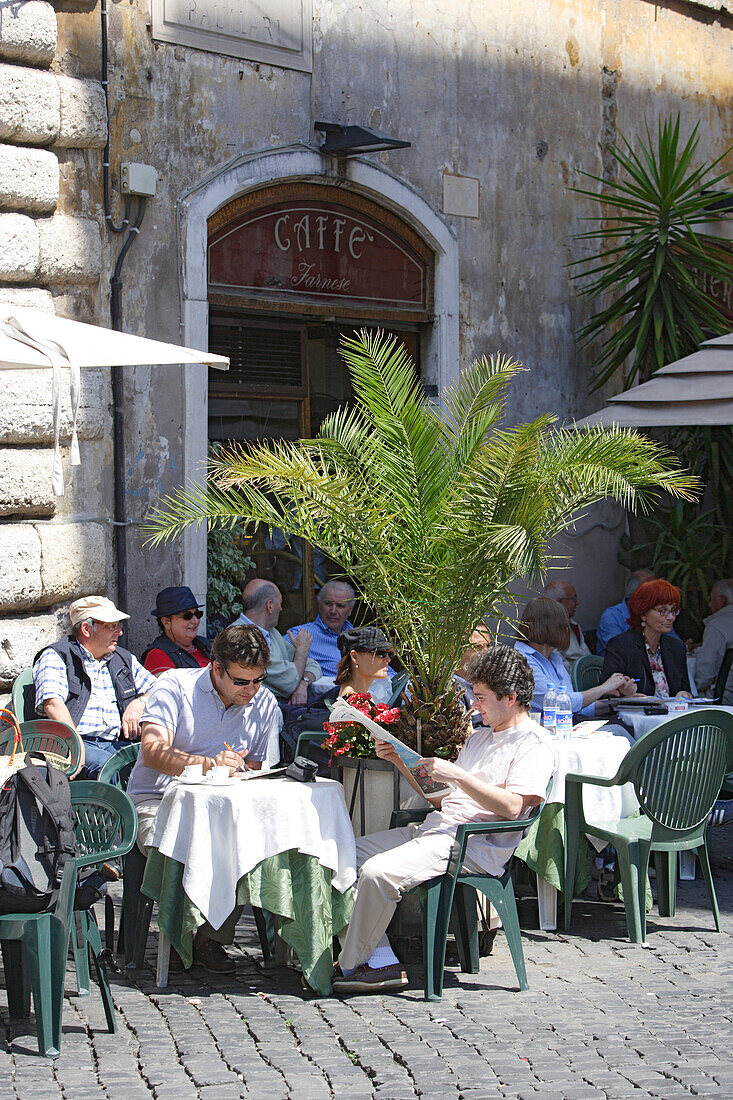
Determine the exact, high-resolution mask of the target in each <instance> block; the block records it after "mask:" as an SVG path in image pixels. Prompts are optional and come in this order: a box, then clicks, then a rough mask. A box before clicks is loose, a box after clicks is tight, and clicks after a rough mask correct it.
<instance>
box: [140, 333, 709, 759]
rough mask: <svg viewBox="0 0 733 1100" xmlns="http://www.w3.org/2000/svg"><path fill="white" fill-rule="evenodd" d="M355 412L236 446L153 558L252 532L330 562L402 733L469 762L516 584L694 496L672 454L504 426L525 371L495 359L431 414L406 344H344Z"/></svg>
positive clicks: (157, 524) (647, 444) (163, 524)
mask: <svg viewBox="0 0 733 1100" xmlns="http://www.w3.org/2000/svg"><path fill="white" fill-rule="evenodd" d="M342 355H343V357H344V359H345V360H346V362H347V363H348V365H349V368H350V370H351V375H352V383H353V390H354V395H355V405H354V406H353V407H351V408H342V409H339V410H338V411H337V412H335V413H334V414H333V415H331V416H329V417H328V418H327V419H326V420H325V421H324V423H323V425H322V427H321V430H320V432H319V433H318V435H317V437H316V438H315V439H302V440H298V441H297V442H290V441H286V440H282V441H270V442H264V443H250V444H242V445H232V446H231V447H230V448H229V449H228V450H227V451H226V452H225V453H222V454H220V455H218V456H216V457H214V458H212V459H210V461H209V468H208V480H207V484H206V486H205V487H198V486H192V487H183V488H182V489H180V490H179V492H178V493H177V494H175V495H173V496H172V497H169V498H168V499H167V500H165V501H163V502H162V504H161V506H160V507H159V509H158V510H157V511H156V512H154V513H153V515H152V516H151V517H150V521H149V524H148V535H149V539H150V541H151V542H152V543H154V544H155V543H160V542H162V541H163V540H165V539H168V538H171V537H173V536H176V535H179V534H180V533H181V531H182V530H183V529H184V528H185V527H187V526H188V525H189V524H204V523H206V524H209V526H212V525H227V524H232V523H235V522H237V521H238V520H240V519H241V518H245V519H247V520H249V521H251V522H252V523H258V522H262V523H266V524H269V525H271V526H272V527H277V528H281V529H282V530H283V531H285V532H286V533H287V534H289V535H297V536H300V537H302V538H304V539H307V540H309V541H310V542H311V543H312V544H314V545H317V546H319V547H321V548H322V549H323V550H324V551H325V552H326V553H327V554H328V555H329V556H330V557H331V558H333V559H334V561H336V562H337V563H339V565H340V566H341V567H342V569H343V571H344V574H346V575H348V576H350V577H351V578H353V579H354V580H355V581H356V582H357V584H358V586H359V588H360V590H361V595H362V598H363V599H364V600H365V601H367V602H368V604H370V605H371V608H372V609H373V612H374V616H375V618H376V620H377V621H378V622H379V623H380V624H381V625H382V626H383V627H384V629H385V630H386V632H387V633H388V635H389V637H390V639H391V640H392V641H393V642H394V644H395V645H396V647H397V649H398V652H399V655H400V657H401V659H402V661H403V662H404V664H405V666H406V668H407V669H408V670H409V672H410V676H411V699H412V703H411V706H410V707H409V708H405V710H404V713H403V716H402V719H401V725H400V726H399V727H397V732H398V733H400V734H401V735H402V736H403V737H404V738H405V739H407V740H409V741H410V742H411V743H412V744H413V745H418V746H419V747H420V749H421V751H423V752H424V753H426V754H429V753H435V752H439V753H441V754H443V755H450V756H453V755H454V754H455V751H456V749H457V747H458V746H459V745H460V743H461V742H462V741H463V740H464V738H465V736H466V732H467V723H466V718H465V715H464V711H463V706H462V704H461V702H460V699H459V698H458V693H457V690H456V688H455V686H454V683H453V681H452V676H453V672H454V670H455V668H456V667H457V664H458V663H459V661H460V659H461V656H462V654H463V652H464V650H465V648H466V645H467V640H468V637H469V635H470V633H471V631H472V629H473V628H474V626H475V624H476V623H477V622H478V621H479V620H480V619H481V618H483V617H484V616H489V615H493V616H502V615H506V613H507V609H508V607H510V606H511V604H512V598H511V593H510V585H511V583H512V581H513V580H515V579H516V578H517V577H524V578H528V579H531V580H536V579H538V578H539V577H541V575H542V574H544V572H545V569H546V567H547V564H548V555H549V548H548V543H549V540H550V539H551V538H552V537H553V536H555V535H557V534H558V532H560V531H562V530H564V529H565V528H566V527H567V526H568V525H569V524H570V523H571V522H572V521H573V519H574V518H577V515H578V511H579V510H580V509H583V508H585V507H587V506H588V505H590V504H592V503H594V502H595V501H598V500H600V499H602V498H604V497H607V496H611V497H613V498H615V499H616V500H618V501H619V502H620V503H622V504H623V505H625V506H626V507H629V508H634V507H641V508H644V507H645V506H646V505H647V504H648V503H649V502H650V501H651V500H652V499H653V498H654V497H655V495H656V492H655V491H656V490H658V489H665V490H666V491H667V492H669V493H671V494H673V495H675V496H681V497H690V496H691V495H694V492H695V491H696V481H695V479H694V478H691V477H690V476H689V475H687V474H686V473H684V472H682V471H681V470H680V469H679V468H678V467H677V464H676V462H675V460H674V459H673V457H672V456H671V455H670V454H669V453H668V452H666V451H665V450H664V449H663V448H662V447H660V446H659V445H658V444H655V443H653V442H651V441H650V440H648V439H645V438H643V437H642V436H640V435H638V434H637V433H635V432H633V431H626V430H619V429H610V430H604V429H600V428H598V429H592V430H590V431H586V432H579V431H572V430H570V431H566V430H563V429H560V428H558V427H556V426H555V419H556V418H555V416H554V415H552V414H550V413H548V414H546V415H544V416H541V417H539V418H538V419H537V420H535V421H534V422H533V423H531V424H523V425H520V426H518V427H504V426H502V423H501V422H502V418H503V414H504V405H505V400H506V394H507V389H508V387H509V385H510V383H511V381H512V379H513V378H514V376H515V375H516V374H517V372H518V371H520V370H523V369H524V368H523V367H522V366H521V365H520V364H519V363H516V362H514V361H513V360H511V359H509V358H507V357H505V356H497V357H496V358H495V359H481V360H479V361H478V362H476V363H474V364H473V366H472V367H471V368H470V369H469V370H467V371H465V373H463V374H462V375H461V376H460V377H459V378H458V379H457V381H456V382H455V383H454V385H453V386H451V387H450V388H448V389H447V390H446V391H445V392H444V393H443V395H442V400H441V404H440V406H439V407H436V406H434V405H432V404H431V403H430V402H429V401H428V400H427V399H426V396H425V393H424V391H423V389H422V387H421V385H420V383H419V382H418V380H417V378H416V374H415V370H414V367H413V364H412V363H411V361H410V359H409V356H408V355H407V353H406V351H405V350H404V347H403V346H402V345H401V344H399V343H398V342H397V341H396V339H394V338H392V337H389V338H385V337H384V336H383V335H382V334H381V333H380V334H374V333H370V332H362V333H360V334H359V335H356V336H354V337H353V338H351V339H346V340H345V341H344V343H343V349H342Z"/></svg>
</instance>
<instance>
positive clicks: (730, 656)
mask: <svg viewBox="0 0 733 1100" xmlns="http://www.w3.org/2000/svg"><path fill="white" fill-rule="evenodd" d="M732 665H733V646H728V648H727V649H726V651H725V653H724V654H723V661H722V664H721V666H720V670H719V671H718V678H717V680H716V681H715V688H714V690H713V696H714V697H715V701H716V703H721V702H722V701H723V695H724V693H725V689H726V686H727V684H728V676H729V675H730V670H731V666H732Z"/></svg>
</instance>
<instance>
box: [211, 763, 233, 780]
mask: <svg viewBox="0 0 733 1100" xmlns="http://www.w3.org/2000/svg"><path fill="white" fill-rule="evenodd" d="M208 778H209V779H210V780H211V782H212V783H223V782H224V780H225V779H228V778H229V768H228V767H227V765H226V764H216V765H215V766H214V767H213V768H212V769H211V771H210V772H209V773H208Z"/></svg>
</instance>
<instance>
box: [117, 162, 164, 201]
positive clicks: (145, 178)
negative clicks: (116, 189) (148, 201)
mask: <svg viewBox="0 0 733 1100" xmlns="http://www.w3.org/2000/svg"><path fill="white" fill-rule="evenodd" d="M157 181H158V173H157V172H156V170H155V168H153V166H152V164H135V163H134V161H124V162H123V163H122V164H121V165H120V191H121V192H122V194H123V195H145V196H146V197H147V198H152V197H153V195H154V194H155V187H156V184H157Z"/></svg>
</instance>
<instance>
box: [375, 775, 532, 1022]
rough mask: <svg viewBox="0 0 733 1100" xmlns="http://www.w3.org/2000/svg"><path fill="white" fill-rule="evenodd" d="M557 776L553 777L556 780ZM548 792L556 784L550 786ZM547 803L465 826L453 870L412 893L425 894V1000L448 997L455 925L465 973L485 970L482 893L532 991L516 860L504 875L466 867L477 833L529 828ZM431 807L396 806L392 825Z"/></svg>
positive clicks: (522, 981)
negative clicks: (446, 977) (446, 978)
mask: <svg viewBox="0 0 733 1100" xmlns="http://www.w3.org/2000/svg"><path fill="white" fill-rule="evenodd" d="M551 783H552V780H550V784H551ZM547 789H548V791H549V789H550V785H549V784H548V788H547ZM544 804H545V802H544V799H543V801H542V802H541V803H540V804H539V806H536V807H535V808H534V809H533V810H532V813H531V814H530V815H529V817H525V818H522V819H521V821H477V822H473V821H472V822H468V823H466V824H464V825H459V826H458V830H457V832H456V839H455V841H454V844H453V850H452V852H451V857H450V861H449V863H448V869H447V871H446V872H445V874H444V875H441V876H439V877H438V878H434V879H431V880H430V881H429V882H423V883H421V884H420V886H416V887H415V889H414V890H412V891H410V893H416V894H417V895H418V896H419V898H420V906H421V909H422V925H423V968H424V973H425V984H424V991H425V1000H426V1001H440V1000H441V999H442V997H443V974H444V969H445V952H446V947H447V943H448V929H449V927H450V926H451V925H452V927H453V931H454V933H455V937H456V946H457V947H458V959H459V962H460V966H461V970H462V971H463V973H464V974H478V972H479V969H480V960H479V943H478V916H477V911H476V891H477V890H478V891H479V892H480V893H482V894H484V896H485V897H487V898H488V899H489V901H490V902H491V904H492V905H493V906H494V908H495V909H496V911H497V913H498V914H499V917H500V919H501V923H502V927H503V928H504V932H505V934H506V938H507V944H508V945H509V950H510V952H511V956H512V962H513V963H514V969H515V971H516V974H517V981H518V982H519V988H520V989H521V990H526V989H529V983H528V981H527V968H526V966H525V962H524V950H523V948H522V933H521V929H520V927H519V914H518V913H517V902H516V898H515V897H514V886H513V883H512V860H509V863H508V864H507V867H506V870H505V871H504V873H503V874H502V875H501V876H499V877H495V876H494V875H486V874H474V873H473V872H470V871H464V870H463V869H462V868H463V860H464V858H465V855H466V848H467V846H468V841H469V839H470V838H471V837H472V836H479V835H481V834H485V833H507V832H525V831H526V830H527V829H529V827H530V826H531V824H532V822H533V821H535V819H536V818H537V817H538V816H539V814H540V813H541V812H542V807H543V806H544ZM429 812H430V811H429V810H395V812H394V813H393V814H392V819H391V822H390V828H399V827H401V826H404V825H409V824H410V823H412V822H417V821H422V820H424V818H425V816H426V815H427V814H428V813H429Z"/></svg>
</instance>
